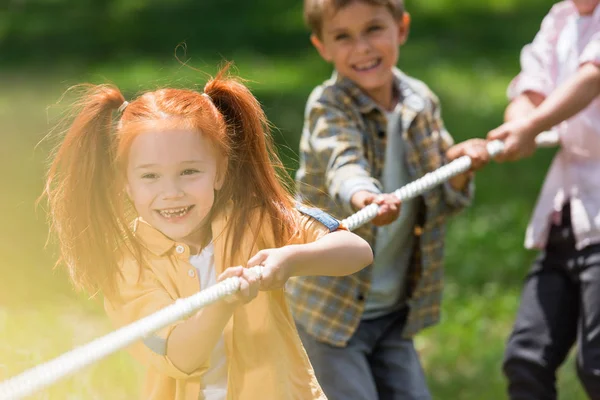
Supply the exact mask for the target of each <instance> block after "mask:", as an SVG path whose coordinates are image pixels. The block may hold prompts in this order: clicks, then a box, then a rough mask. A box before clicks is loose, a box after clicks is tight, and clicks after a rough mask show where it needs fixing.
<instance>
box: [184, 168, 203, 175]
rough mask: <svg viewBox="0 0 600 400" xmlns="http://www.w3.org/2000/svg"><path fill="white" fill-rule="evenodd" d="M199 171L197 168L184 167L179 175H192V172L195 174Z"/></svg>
mask: <svg viewBox="0 0 600 400" xmlns="http://www.w3.org/2000/svg"><path fill="white" fill-rule="evenodd" d="M199 172H200V171H198V170H197V169H191V168H190V169H185V170H183V171H182V172H181V175H193V174H197V173H199Z"/></svg>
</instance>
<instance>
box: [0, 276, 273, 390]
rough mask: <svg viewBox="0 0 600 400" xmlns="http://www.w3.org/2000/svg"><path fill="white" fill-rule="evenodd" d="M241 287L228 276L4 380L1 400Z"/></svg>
mask: <svg viewBox="0 0 600 400" xmlns="http://www.w3.org/2000/svg"><path fill="white" fill-rule="evenodd" d="M261 268H262V267H254V268H252V270H253V271H254V272H255V273H256V274H257V275H259V276H260V275H261V273H262V271H261ZM239 288H240V280H239V278H237V277H233V278H228V279H225V280H224V281H222V282H219V283H217V284H216V285H214V286H211V287H209V288H207V289H205V290H202V291H201V292H198V293H196V294H194V295H193V296H190V297H187V298H184V299H179V300H177V301H175V303H174V304H172V305H170V306H167V307H165V308H163V309H162V310H160V311H157V312H156V313H154V314H151V315H149V316H147V317H145V318H142V319H140V320H138V321H136V322H134V323H132V324H130V325H127V326H124V327H123V328H121V329H118V330H116V331H114V332H111V333H109V334H107V335H105V336H102V337H100V338H98V339H95V340H93V341H91V342H89V343H88V344H86V345H83V346H80V347H77V348H75V349H73V350H71V351H69V352H67V353H64V354H63V355H61V356H59V357H57V358H55V359H53V360H51V361H48V362H46V363H43V364H40V365H37V366H35V367H33V368H31V369H29V370H27V371H25V372H23V373H22V374H20V375H17V376H15V377H13V378H11V379H8V380H6V381H4V382H2V383H0V399H1V400H9V399H10V400H13V399H20V398H23V397H25V396H30V395H32V394H33V393H35V392H36V391H38V390H41V389H43V388H44V387H46V386H49V385H51V384H53V383H55V382H57V381H58V380H59V379H61V378H63V377H65V376H67V375H70V374H72V373H73V372H76V371H78V370H79V369H82V368H84V367H86V366H88V365H90V364H92V363H94V362H96V361H99V360H100V359H102V358H104V357H106V356H108V355H110V354H112V353H114V352H116V351H118V350H121V349H123V348H125V347H127V346H129V345H130V344H132V343H133V342H136V341H137V340H140V339H143V338H144V337H146V336H147V335H149V334H151V333H153V332H155V331H157V330H159V329H161V328H164V327H165V326H168V325H170V324H172V323H174V322H176V321H179V320H181V319H183V318H185V317H187V316H188V315H190V314H192V313H193V312H195V311H197V310H199V309H201V308H203V307H206V306H207V305H210V304H212V303H215V302H217V301H219V300H222V299H224V298H226V297H227V296H230V295H232V294H234V293H235V292H237V291H238V290H239Z"/></svg>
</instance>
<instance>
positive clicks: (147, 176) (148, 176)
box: [142, 172, 158, 179]
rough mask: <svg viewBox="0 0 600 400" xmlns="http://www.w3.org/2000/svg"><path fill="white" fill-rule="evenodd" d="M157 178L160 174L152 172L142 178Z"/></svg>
mask: <svg viewBox="0 0 600 400" xmlns="http://www.w3.org/2000/svg"><path fill="white" fill-rule="evenodd" d="M156 178H158V175H157V174H154V173H151V172H149V173H147V174H144V175H142V179H156Z"/></svg>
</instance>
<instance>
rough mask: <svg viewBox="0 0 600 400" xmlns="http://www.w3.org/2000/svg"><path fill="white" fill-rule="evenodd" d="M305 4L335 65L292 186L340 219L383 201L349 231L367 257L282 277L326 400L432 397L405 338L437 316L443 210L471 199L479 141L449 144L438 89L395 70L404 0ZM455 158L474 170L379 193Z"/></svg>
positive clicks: (479, 162)
mask: <svg viewBox="0 0 600 400" xmlns="http://www.w3.org/2000/svg"><path fill="white" fill-rule="evenodd" d="M304 12H305V19H306V21H307V24H308V25H309V26H310V28H311V30H312V36H311V41H312V43H313V44H314V46H315V47H316V49H317V50H318V52H319V54H320V55H321V56H322V57H323V58H324V59H325V60H326V61H328V62H331V63H332V64H333V66H334V68H335V71H336V72H335V73H334V75H333V77H332V78H331V79H329V80H328V81H326V82H325V83H323V84H322V85H320V86H318V87H317V88H316V89H315V90H314V91H313V92H312V94H311V95H310V98H309V100H308V103H307V107H306V113H305V124H304V129H303V133H302V139H301V142H300V169H299V170H298V173H297V175H296V183H297V191H298V195H299V197H300V200H301V201H304V202H308V203H311V204H313V205H315V206H317V207H319V208H321V209H323V210H325V211H327V212H329V213H331V214H332V215H334V216H335V217H337V218H340V219H341V218H344V217H346V216H348V215H350V214H352V213H354V212H356V211H358V210H359V209H361V208H363V207H365V206H366V205H368V204H370V203H372V202H376V203H377V204H379V205H380V206H381V207H380V211H379V214H378V216H377V217H376V218H375V219H374V220H373V221H372V224H368V225H365V226H363V227H362V228H360V229H358V230H357V231H356V233H358V234H359V235H360V236H362V237H363V238H365V239H366V240H367V241H369V243H370V244H371V246H372V248H373V250H374V253H375V262H374V263H373V265H371V266H369V267H367V268H365V269H363V270H361V271H360V272H358V273H356V274H354V275H350V276H345V277H299V278H295V279H294V280H292V281H290V283H289V288H288V289H289V294H290V297H291V300H292V302H291V304H292V311H293V313H294V318H295V320H296V323H297V326H298V329H299V331H300V335H301V338H302V340H303V343H304V346H305V348H306V350H307V352H308V355H309V357H310V360H311V363H312V364H313V367H314V369H315V372H316V374H317V378H318V380H319V382H320V384H321V386H322V387H323V390H324V391H325V394H326V395H327V396H328V398H329V399H330V400H355V399H356V400H374V399H429V398H430V394H429V392H428V389H427V385H426V381H425V378H424V374H423V371H422V368H421V365H420V361H419V357H418V354H417V353H416V351H415V348H414V344H413V341H412V337H413V335H415V334H416V333H417V332H419V331H420V330H421V329H423V328H425V327H427V326H430V325H432V324H435V323H437V322H438V320H439V311H440V310H439V309H440V300H441V290H442V274H443V269H442V262H443V249H444V231H445V224H446V218H447V217H448V216H449V215H451V214H453V213H455V212H456V211H458V210H460V209H462V208H463V207H465V206H466V205H467V204H468V203H469V202H470V200H471V198H472V195H473V184H472V171H474V170H476V169H478V168H480V167H481V166H483V165H484V164H485V163H487V162H488V154H487V151H486V148H485V141H484V140H482V139H473V140H469V141H466V142H463V143H460V144H458V145H453V140H452V138H451V136H450V135H449V134H448V132H447V131H446V130H445V128H444V125H443V122H442V119H441V115H440V106H439V101H438V99H437V97H436V96H435V95H434V94H433V93H432V92H431V91H430V90H429V88H428V87H427V86H426V85H425V84H424V83H422V82H420V81H418V80H416V79H414V78H411V77H409V76H407V75H405V74H404V73H402V72H401V71H400V70H398V69H397V68H396V67H395V65H396V62H397V60H398V54H399V47H400V46H401V45H402V44H404V42H405V41H406V38H407V35H408V30H409V22H410V19H409V16H408V14H407V13H405V12H404V7H403V3H402V0H305V2H304ZM463 155H468V156H470V157H471V158H472V160H473V168H472V171H469V172H468V173H465V174H463V175H460V176H457V177H455V178H453V179H451V180H450V181H449V182H447V183H445V184H443V185H441V186H439V187H437V188H435V189H433V190H431V191H429V192H428V193H426V194H424V195H423V196H421V197H419V198H417V199H414V200H411V201H407V202H405V203H404V204H402V208H401V210H400V204H399V201H398V200H397V198H395V197H394V196H393V195H389V194H385V193H391V192H393V191H394V190H395V189H397V188H398V187H401V186H403V185H405V184H407V183H409V182H411V181H413V180H415V179H417V178H420V177H421V176H423V175H424V174H426V173H428V172H431V171H433V170H435V169H437V168H439V167H441V166H442V165H444V164H446V163H447V162H449V161H451V160H453V159H455V158H458V157H460V156H463ZM400 211H401V212H400Z"/></svg>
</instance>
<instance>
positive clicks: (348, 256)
mask: <svg viewBox="0 0 600 400" xmlns="http://www.w3.org/2000/svg"><path fill="white" fill-rule="evenodd" d="M372 262H373V252H372V251H371V247H370V246H369V244H368V243H367V242H366V241H365V240H363V239H362V238H360V237H359V236H357V235H355V234H353V233H351V232H348V231H341V230H340V231H335V232H332V233H329V234H327V235H325V236H323V237H322V238H320V239H318V240H316V241H314V242H310V243H306V244H292V245H288V246H284V247H280V248H277V249H266V250H261V251H259V252H258V253H256V255H254V257H252V258H251V259H250V260H249V261H248V265H247V266H248V267H249V268H250V267H254V266H257V265H262V266H263V275H262V280H261V285H260V288H261V290H274V289H280V288H282V287H283V286H284V285H285V283H286V282H287V280H288V279H289V278H290V277H292V276H344V275H351V274H353V273H355V272H357V271H360V270H361V269H362V268H364V267H366V266H367V265H369V264H371V263H372Z"/></svg>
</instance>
